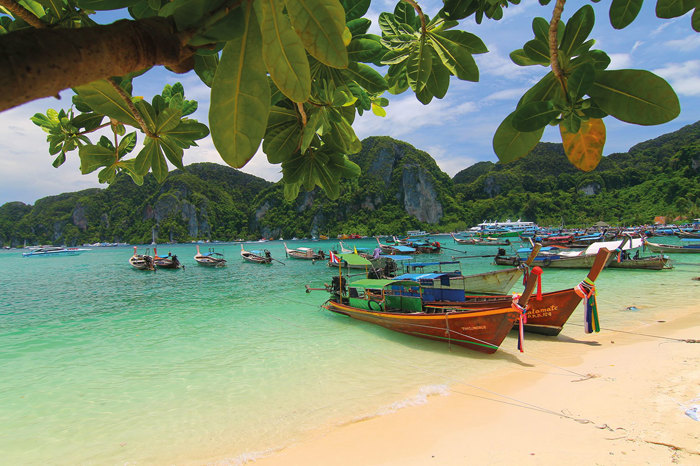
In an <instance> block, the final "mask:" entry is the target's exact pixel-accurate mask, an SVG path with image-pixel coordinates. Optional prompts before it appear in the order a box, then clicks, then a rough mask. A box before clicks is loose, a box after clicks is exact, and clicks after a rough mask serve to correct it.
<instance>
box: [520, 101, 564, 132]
mask: <svg viewBox="0 0 700 466" xmlns="http://www.w3.org/2000/svg"><path fill="white" fill-rule="evenodd" d="M559 113H561V112H560V111H559V110H557V109H555V108H554V104H553V103H552V101H550V100H547V101H539V102H529V103H527V104H523V105H521V106H520V107H518V109H517V110H515V112H514V113H513V119H512V125H513V128H515V129H516V130H517V131H521V132H530V131H537V130H539V129H542V128H544V127H545V126H547V125H548V124H549V122H551V121H552V120H553V119H555V118H557V116H558V115H559Z"/></svg>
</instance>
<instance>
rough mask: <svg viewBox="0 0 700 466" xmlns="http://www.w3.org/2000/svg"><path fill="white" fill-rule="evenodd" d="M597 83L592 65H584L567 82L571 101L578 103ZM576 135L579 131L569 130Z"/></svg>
mask: <svg viewBox="0 0 700 466" xmlns="http://www.w3.org/2000/svg"><path fill="white" fill-rule="evenodd" d="M594 81H595V68H594V67H593V65H592V64H590V63H584V64H583V65H581V66H579V67H578V68H576V69H575V70H574V71H573V73H571V76H569V79H567V80H566V86H567V91H568V93H569V96H570V97H571V100H572V101H574V102H576V101H578V100H579V99H580V98H581V97H583V96H584V95H585V94H586V92H588V89H590V87H591V85H592V84H593V82H594ZM569 130H570V132H572V133H575V132H576V131H578V129H573V128H569Z"/></svg>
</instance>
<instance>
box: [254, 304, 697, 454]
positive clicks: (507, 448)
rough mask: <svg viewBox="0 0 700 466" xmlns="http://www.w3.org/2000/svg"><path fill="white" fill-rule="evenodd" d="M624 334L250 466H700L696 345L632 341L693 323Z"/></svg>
mask: <svg viewBox="0 0 700 466" xmlns="http://www.w3.org/2000/svg"><path fill="white" fill-rule="evenodd" d="M632 331H633V332H635V334H632V333H615V332H610V331H603V332H601V333H599V334H593V335H586V336H585V337H584V336H583V332H582V340H586V341H589V342H597V343H598V345H597V346H590V343H589V344H588V345H585V346H584V345H575V344H574V345H563V344H561V345H562V346H561V347H560V346H557V344H556V343H555V342H553V344H552V353H551V354H547V357H546V358H543V359H546V361H547V363H549V364H552V365H556V366H557V367H552V366H549V365H545V364H541V363H537V362H533V361H532V360H529V359H528V358H527V357H526V356H524V357H523V359H522V360H523V361H527V362H528V364H526V365H521V366H515V365H514V366H515V367H514V368H513V370H511V371H508V372H507V373H503V372H500V373H499V374H496V375H491V376H487V377H484V378H480V379H477V380H473V381H469V382H468V383H462V384H456V385H453V386H451V387H450V393H449V396H433V397H431V398H430V399H429V401H428V403H426V404H423V405H419V406H414V407H409V408H405V409H401V410H399V411H397V412H395V413H393V414H390V415H385V416H379V417H375V418H371V419H368V420H365V421H361V422H356V423H352V424H348V425H343V426H339V427H335V428H332V429H329V430H325V431H323V432H316V433H313V434H311V435H310V436H309V437H308V438H306V439H304V440H302V441H301V442H299V443H297V444H294V445H292V446H289V447H288V448H285V449H283V450H281V451H278V452H276V453H275V454H273V455H271V456H267V457H265V458H260V459H258V460H257V461H256V462H255V464H256V465H277V464H284V465H290V464H295V465H296V464H304V465H321V464H323V465H394V464H395V465H441V466H442V465H464V464H555V463H557V464H559V463H562V462H565V463H568V464H620V463H623V464H670V463H678V464H697V465H700V422H699V421H695V420H693V419H691V417H689V416H687V415H686V414H685V411H686V409H688V408H690V406H691V405H697V406H698V407H699V409H698V410H699V411H700V343H695V344H691V343H685V342H680V341H676V340H672V339H662V338H651V337H648V336H642V335H639V334H638V333H644V334H648V335H656V336H664V337H668V338H677V339H700V312H698V309H697V308H693V309H689V310H688V313H687V314H685V316H684V317H681V318H678V319H676V320H674V321H672V322H660V323H656V324H653V325H648V326H644V327H641V328H637V329H635V330H632ZM526 344H527V343H526ZM526 351H527V346H526ZM526 355H527V353H526ZM477 387H478V388H477ZM497 394H498V395H497ZM499 395H502V396H499Z"/></svg>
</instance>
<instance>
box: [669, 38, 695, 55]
mask: <svg viewBox="0 0 700 466" xmlns="http://www.w3.org/2000/svg"><path fill="white" fill-rule="evenodd" d="M664 45H665V46H666V47H669V48H671V49H673V50H677V51H683V52H690V51H692V50H695V49H697V48H700V35H698V34H692V35H689V36H686V37H684V38H683V39H676V40H669V41H666V42H664Z"/></svg>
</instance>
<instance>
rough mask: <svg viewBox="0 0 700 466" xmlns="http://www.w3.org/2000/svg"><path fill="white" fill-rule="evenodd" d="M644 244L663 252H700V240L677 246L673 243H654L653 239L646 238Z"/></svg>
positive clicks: (652, 249) (654, 250)
mask: <svg viewBox="0 0 700 466" xmlns="http://www.w3.org/2000/svg"><path fill="white" fill-rule="evenodd" d="M644 245H645V246H647V247H648V248H649V249H650V250H651V251H652V252H658V253H661V254H672V253H700V241H699V242H690V243H689V244H683V245H680V246H676V245H672V244H659V243H652V242H651V241H647V240H645V241H644Z"/></svg>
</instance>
